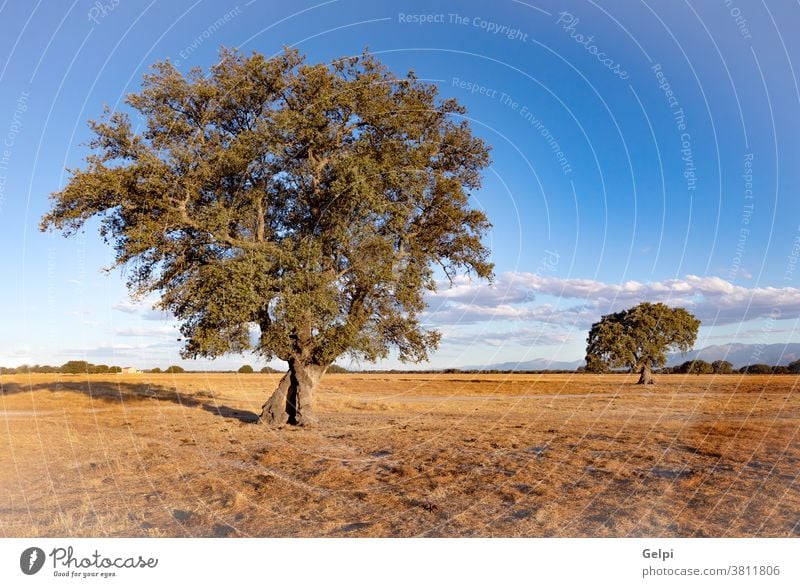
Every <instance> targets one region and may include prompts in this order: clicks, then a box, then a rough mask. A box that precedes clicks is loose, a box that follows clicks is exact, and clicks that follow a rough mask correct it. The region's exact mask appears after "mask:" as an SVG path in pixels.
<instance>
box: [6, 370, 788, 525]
mask: <svg viewBox="0 0 800 587" xmlns="http://www.w3.org/2000/svg"><path fill="white" fill-rule="evenodd" d="M278 378H279V376H278V375H275V376H267V375H260V374H255V375H217V374H214V375H202V374H181V375H169V374H159V375H147V374H145V375H125V376H115V375H93V376H52V375H31V376H21V375H18V376H2V379H0V383H1V384H2V394H0V436H2V437H3V446H4V448H3V450H2V451H0V530H1V531H2V535H3V536H795V535H798V534H800V487H799V486H798V474H800V438H799V437H798V432H800V393H798V391H800V390H798V378H796V377H790V376H772V377H770V376H744V377H742V376H738V375H732V376H716V377H714V376H695V375H691V376H683V375H672V376H661V377H660V378H659V382H658V384H657V385H656V386H652V387H649V388H643V387H641V386H636V385H635V384H634V382H635V377H628V376H592V375H510V376H509V375H485V376H484V375H481V376H479V375H384V374H377V375H329V376H327V377H326V378H325V379H324V380H323V388H322V390H321V391H320V393H319V394H318V397H317V404H318V415H319V416H320V418H321V421H322V422H321V425H320V426H319V427H318V428H315V429H312V430H297V429H284V430H280V431H273V430H268V429H266V428H263V427H262V426H261V425H260V424H257V423H254V422H253V421H252V420H254V418H255V414H256V413H257V412H258V411H259V408H260V405H261V403H262V402H263V400H264V399H265V397H266V395H267V393H268V391H269V390H271V389H272V387H273V386H274V385H275V384H276V383H277V380H278Z"/></svg>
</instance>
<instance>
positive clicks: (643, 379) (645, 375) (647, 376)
mask: <svg viewBox="0 0 800 587" xmlns="http://www.w3.org/2000/svg"><path fill="white" fill-rule="evenodd" d="M655 382H656V380H655V379H653V372H652V371H651V370H650V367H649V366H644V367H642V371H641V375H640V376H639V381H638V383H639V385H653V384H654V383H655Z"/></svg>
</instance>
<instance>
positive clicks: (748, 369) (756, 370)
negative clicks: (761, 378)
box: [739, 363, 772, 375]
mask: <svg viewBox="0 0 800 587" xmlns="http://www.w3.org/2000/svg"><path fill="white" fill-rule="evenodd" d="M739 373H751V374H754V375H769V374H771V373H772V367H770V366H769V365H765V364H764V363H756V364H755V365H745V366H744V367H742V368H741V369H739Z"/></svg>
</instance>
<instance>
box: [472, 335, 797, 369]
mask: <svg viewBox="0 0 800 587" xmlns="http://www.w3.org/2000/svg"><path fill="white" fill-rule="evenodd" d="M799 358H800V343H797V342H793V343H789V344H765V345H758V344H741V343H734V342H731V343H728V344H715V345H712V346H707V347H704V348H702V349H695V350H692V351H689V352H688V353H686V354H685V355H682V354H680V353H673V354H671V355H669V356H668V358H667V365H668V366H674V365H680V364H681V363H683V362H684V361H691V360H694V359H702V360H703V361H708V362H709V363H711V362H713V361H717V360H723V361H730V362H731V363H733V366H734V367H735V368H739V367H744V366H745V365H753V364H755V363H766V364H767V365H788V364H789V363H791V362H792V361H795V360H797V359H799ZM583 363H584V361H583V359H579V360H576V361H553V360H551V359H544V358H540V359H533V360H530V361H520V362H514V361H509V362H506V363H494V364H491V365H474V366H471V367H465V369H494V370H497V371H545V370H556V371H561V370H564V371H572V370H575V369H577V368H578V367H580V366H581V365H583Z"/></svg>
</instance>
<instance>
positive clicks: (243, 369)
mask: <svg viewBox="0 0 800 587" xmlns="http://www.w3.org/2000/svg"><path fill="white" fill-rule="evenodd" d="M239 373H254V371H253V368H252V367H251V366H250V365H242V366H241V367H239Z"/></svg>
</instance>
